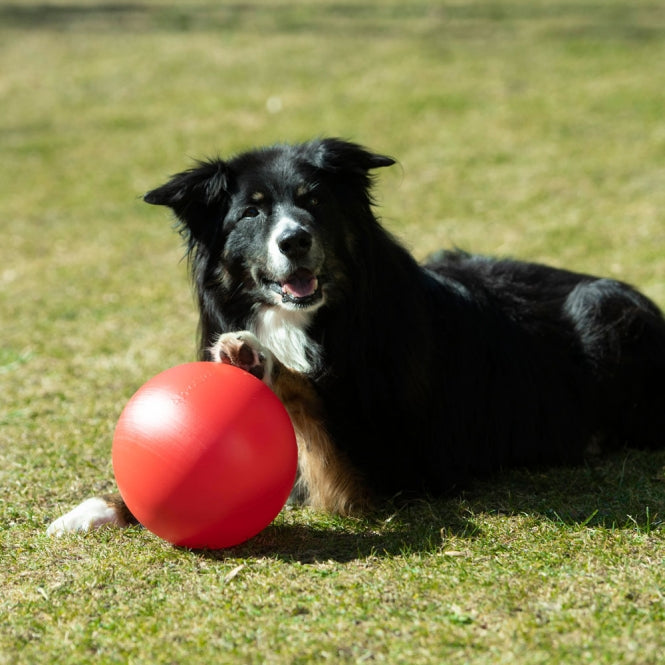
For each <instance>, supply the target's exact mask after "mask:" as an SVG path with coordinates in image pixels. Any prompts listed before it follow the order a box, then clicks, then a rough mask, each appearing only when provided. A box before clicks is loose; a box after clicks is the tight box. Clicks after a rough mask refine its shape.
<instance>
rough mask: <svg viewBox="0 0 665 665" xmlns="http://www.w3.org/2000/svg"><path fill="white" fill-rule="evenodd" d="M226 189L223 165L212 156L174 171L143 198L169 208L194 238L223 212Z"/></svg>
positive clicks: (225, 172) (225, 202)
mask: <svg viewBox="0 0 665 665" xmlns="http://www.w3.org/2000/svg"><path fill="white" fill-rule="evenodd" d="M227 190H228V168H227V165H226V163H225V162H223V161H222V160H220V159H215V160H211V161H208V162H199V163H198V164H197V166H196V167H194V168H192V169H189V170H188V171H183V172H182V173H178V174H177V175H174V176H173V177H172V178H171V179H170V180H169V181H168V182H167V183H165V184H163V185H162V186H161V187H157V188H156V189H153V190H151V191H149V192H148V193H147V194H146V195H145V196H144V197H143V200H144V201H145V202H146V203H152V204H153V205H164V206H168V207H169V208H171V209H172V210H173V212H174V213H175V214H176V216H177V217H178V219H179V220H180V222H181V223H182V225H183V230H186V231H188V232H189V233H191V235H192V237H193V238H195V239H196V238H198V236H199V234H200V233H201V231H202V229H203V227H204V226H205V225H206V224H207V223H209V222H210V221H212V220H213V219H219V218H220V216H223V215H224V214H225V209H226V207H227V206H228V199H229V195H228V191H227Z"/></svg>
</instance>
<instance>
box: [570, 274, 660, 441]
mask: <svg viewBox="0 0 665 665" xmlns="http://www.w3.org/2000/svg"><path fill="white" fill-rule="evenodd" d="M566 311H567V314H568V316H569V317H570V318H571V320H572V322H573V324H574V326H575V330H576V332H577V336H578V339H579V340H580V343H581V348H582V352H583V355H584V359H585V362H586V363H587V364H588V366H589V368H590V370H591V373H592V375H593V378H594V383H595V387H596V391H597V393H598V398H599V399H598V409H597V410H598V416H599V420H600V422H601V429H602V430H604V431H602V434H604V436H603V438H604V439H605V443H606V444H607V445H609V446H610V447H612V446H614V447H616V446H621V445H629V446H636V447H644V448H662V447H665V320H664V319H663V316H662V314H661V312H660V311H659V310H658V308H657V307H656V305H654V303H652V302H651V301H650V300H649V299H648V298H646V297H645V296H643V295H642V294H641V293H639V292H638V291H636V290H635V289H633V288H632V287H630V286H628V285H626V284H623V283H621V282H616V281H614V280H610V279H597V280H592V281H589V282H582V283H580V284H578V285H577V286H576V287H575V289H573V291H572V292H571V293H570V295H569V296H568V299H567V302H566Z"/></svg>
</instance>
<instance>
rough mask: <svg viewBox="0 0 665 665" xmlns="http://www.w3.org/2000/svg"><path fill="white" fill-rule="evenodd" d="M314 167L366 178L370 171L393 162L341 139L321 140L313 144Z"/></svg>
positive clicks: (391, 159) (393, 161)
mask: <svg viewBox="0 0 665 665" xmlns="http://www.w3.org/2000/svg"><path fill="white" fill-rule="evenodd" d="M312 147H313V148H314V159H313V160H312V161H313V162H314V166H316V167H317V168H320V169H323V170H326V171H331V172H334V173H349V174H353V175H359V176H366V175H367V173H368V171H370V170H371V169H376V168H380V167H382V166H392V165H393V164H394V163H395V160H394V159H393V158H392V157H388V156H386V155H379V154H376V153H373V152H370V151H369V150H367V149H366V148H363V147H362V146H360V145H358V144H357V143H350V142H349V141H344V140H342V139H335V138H331V139H321V140H320V141H316V142H313V144H312Z"/></svg>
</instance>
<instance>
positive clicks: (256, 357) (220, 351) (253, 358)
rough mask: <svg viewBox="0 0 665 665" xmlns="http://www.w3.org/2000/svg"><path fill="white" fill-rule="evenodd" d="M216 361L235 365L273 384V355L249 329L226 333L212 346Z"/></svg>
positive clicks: (211, 353)
mask: <svg viewBox="0 0 665 665" xmlns="http://www.w3.org/2000/svg"><path fill="white" fill-rule="evenodd" d="M210 356H211V357H212V359H213V360H214V361H215V362H219V363H226V364H227V365H235V366H236V367H240V368H241V369H244V370H245V371H246V372H249V373H250V374H253V375H254V376H255V377H257V378H258V379H261V380H262V381H264V382H265V383H267V384H268V385H270V384H271V378H272V369H273V355H272V353H271V352H270V351H269V350H268V349H266V348H265V347H264V346H263V345H262V344H261V342H259V340H258V339H257V338H256V336H255V335H253V334H252V333H251V332H249V331H247V330H243V331H241V332H232V333H224V334H223V335H221V336H220V338H219V339H218V340H217V342H216V343H215V344H214V345H213V346H212V347H211V348H210Z"/></svg>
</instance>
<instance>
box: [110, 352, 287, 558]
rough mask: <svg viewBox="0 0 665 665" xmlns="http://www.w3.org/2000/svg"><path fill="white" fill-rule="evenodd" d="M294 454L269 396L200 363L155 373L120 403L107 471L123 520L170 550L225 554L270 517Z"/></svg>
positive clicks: (246, 379) (239, 376) (233, 374)
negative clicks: (126, 514) (125, 513)
mask: <svg viewBox="0 0 665 665" xmlns="http://www.w3.org/2000/svg"><path fill="white" fill-rule="evenodd" d="M297 456H298V454H297V447H296V440H295V434H294V432H293V426H292V425H291V421H290V419H289V416H288V414H287V412H286V410H285V409H284V407H283V406H282V403H281V402H280V401H279V399H278V398H277V397H276V395H275V394H274V393H273V392H272V391H271V390H270V388H268V387H267V386H266V385H265V384H264V383H262V382H261V381H259V380H258V379H257V378H255V377H254V376H252V375H251V374H248V373H247V372H245V371H243V370H241V369H238V368H237V367H232V366H230V365H222V364H217V363H208V362H195V363H187V364H184V365H178V366H177V367H172V368H171V369H168V370H166V371H165V372H162V373H161V374H158V375H157V376H155V377H154V378H152V379H150V380H149V381H148V382H147V383H146V384H145V385H144V386H142V387H141V388H140V389H139V390H138V391H137V392H136V394H135V395H134V396H133V397H132V398H131V399H130V400H129V402H128V403H127V406H126V407H125V409H124V410H123V412H122V414H121V415H120V419H119V420H118V424H117V426H116V429H115V435H114V438H113V451H112V457H113V471H114V473H115V478H116V481H117V483H118V489H119V490H120V494H121V495H122V498H123V499H124V501H125V503H126V504H127V507H128V508H129V509H130V510H131V511H132V514H133V515H134V516H135V517H136V519H138V521H139V522H140V523H141V524H143V525H144V526H145V527H146V528H148V529H150V531H152V532H153V533H155V534H157V535H158V536H160V537H161V538H164V539H165V540H167V541H169V542H171V543H173V544H175V545H179V546H184V547H191V548H203V547H207V548H211V549H217V548H222V547H231V546H233V545H237V544H238V543H241V542H243V541H245V540H247V539H248V538H251V537H252V536H254V535H256V534H257V533H258V532H259V531H261V530H262V529H263V528H264V527H266V526H267V525H268V524H269V523H270V522H272V520H273V519H274V518H275V517H276V516H277V514H278V513H279V511H280V510H281V508H282V506H283V505H284V503H285V502H286V499H287V498H288V496H289V493H290V491H291V488H292V486H293V482H294V480H295V476H296V467H297Z"/></svg>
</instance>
